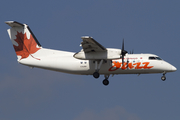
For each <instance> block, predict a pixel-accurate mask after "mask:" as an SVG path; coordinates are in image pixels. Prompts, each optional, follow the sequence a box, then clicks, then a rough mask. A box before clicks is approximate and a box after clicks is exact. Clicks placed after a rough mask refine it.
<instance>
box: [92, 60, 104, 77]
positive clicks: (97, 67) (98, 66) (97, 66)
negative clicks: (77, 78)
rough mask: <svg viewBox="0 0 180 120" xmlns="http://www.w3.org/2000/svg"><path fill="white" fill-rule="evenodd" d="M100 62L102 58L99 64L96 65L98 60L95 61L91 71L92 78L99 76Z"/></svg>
mask: <svg viewBox="0 0 180 120" xmlns="http://www.w3.org/2000/svg"><path fill="white" fill-rule="evenodd" d="M102 63H103V60H101V61H100V62H99V65H98V61H95V72H94V73H93V77H94V78H99V76H100V75H99V70H100V68H101V65H102Z"/></svg>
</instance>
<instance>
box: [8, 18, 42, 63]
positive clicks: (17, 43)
mask: <svg viewBox="0 0 180 120" xmlns="http://www.w3.org/2000/svg"><path fill="white" fill-rule="evenodd" d="M5 23H6V24H8V25H9V26H10V27H11V28H10V29H8V30H7V31H8V34H9V37H10V39H11V41H12V43H13V47H14V50H15V52H16V55H17V57H18V61H19V60H21V59H25V58H28V57H29V56H31V57H33V58H35V57H34V54H35V53H36V52H37V51H38V50H40V49H41V48H42V47H41V45H40V43H39V42H38V40H37V39H36V37H35V36H34V34H33V33H32V31H31V29H30V28H29V26H28V25H26V24H21V23H18V22H16V21H7V22H5ZM35 59H37V60H39V59H38V58H35Z"/></svg>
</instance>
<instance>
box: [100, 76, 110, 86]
mask: <svg viewBox="0 0 180 120" xmlns="http://www.w3.org/2000/svg"><path fill="white" fill-rule="evenodd" d="M104 77H105V79H104V80H103V81H102V83H103V84H104V85H105V86H107V85H109V80H108V78H109V75H104Z"/></svg>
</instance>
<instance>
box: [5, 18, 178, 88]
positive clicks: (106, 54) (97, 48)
mask: <svg viewBox="0 0 180 120" xmlns="http://www.w3.org/2000/svg"><path fill="white" fill-rule="evenodd" d="M5 23H6V24H8V25H9V26H10V27H11V28H10V29H8V30H7V31H8V34H9V37H10V39H11V41H12V43H13V47H14V50H15V52H16V55H17V61H18V62H19V63H20V64H23V65H26V66H29V67H37V68H43V69H48V70H54V71H59V72H64V73H70V74H78V75H93V76H94V78H99V76H100V75H104V77H105V79H104V80H103V84H104V85H108V84H109V81H108V78H109V76H110V75H112V76H113V75H116V74H149V73H162V74H163V76H162V77H161V79H162V80H163V81H165V80H166V76H165V74H166V73H167V72H174V71H176V70H177V69H176V67H174V66H173V65H171V64H169V63H168V62H166V61H164V60H162V59H161V58H160V57H158V56H157V55H154V54H128V52H127V51H126V50H124V40H123V43H122V49H114V48H105V47H103V46H102V45H101V44H99V43H98V42H97V41H95V40H94V39H93V38H92V37H89V36H83V37H81V39H82V42H81V47H82V50H81V51H80V52H77V53H73V52H67V51H61V50H53V49H47V48H43V47H42V46H41V44H40V43H39V42H38V40H37V39H36V37H35V36H34V34H33V33H32V31H31V29H30V28H29V26H28V25H27V24H21V23H19V22H16V21H7V22H5Z"/></svg>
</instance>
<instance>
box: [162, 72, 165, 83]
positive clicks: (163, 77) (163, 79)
mask: <svg viewBox="0 0 180 120" xmlns="http://www.w3.org/2000/svg"><path fill="white" fill-rule="evenodd" d="M165 74H166V72H164V73H163V76H162V77H161V80H162V81H165V80H166V76H165Z"/></svg>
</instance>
